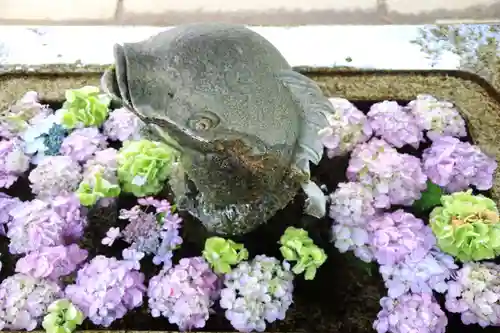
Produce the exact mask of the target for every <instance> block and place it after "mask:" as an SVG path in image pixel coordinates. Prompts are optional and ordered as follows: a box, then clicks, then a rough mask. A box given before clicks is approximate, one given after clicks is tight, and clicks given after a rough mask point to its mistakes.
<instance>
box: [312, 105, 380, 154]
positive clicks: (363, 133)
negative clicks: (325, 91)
mask: <svg viewBox="0 0 500 333" xmlns="http://www.w3.org/2000/svg"><path fill="white" fill-rule="evenodd" d="M329 101H330V103H331V104H332V105H333V108H334V109H335V113H334V114H333V115H329V116H328V122H329V126H328V127H327V128H325V129H323V130H321V131H320V136H321V137H322V142H323V145H324V146H325V147H326V149H327V155H328V157H329V158H333V157H335V156H341V155H345V154H347V153H349V152H350V151H351V150H352V149H353V148H354V147H355V146H356V145H357V144H360V143H363V142H366V141H367V140H368V139H369V138H370V137H371V136H372V129H371V127H370V125H369V124H368V121H367V119H366V116H365V115H364V114H363V112H361V111H360V110H358V109H357V108H356V107H355V106H354V105H353V104H352V103H351V102H349V101H348V100H346V99H344V98H329Z"/></svg>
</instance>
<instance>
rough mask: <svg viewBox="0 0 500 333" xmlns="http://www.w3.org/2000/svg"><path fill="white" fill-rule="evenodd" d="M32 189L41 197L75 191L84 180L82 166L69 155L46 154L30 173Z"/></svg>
mask: <svg viewBox="0 0 500 333" xmlns="http://www.w3.org/2000/svg"><path fill="white" fill-rule="evenodd" d="M28 178H29V180H30V182H31V191H32V192H33V193H34V194H35V195H37V196H39V197H41V198H51V197H55V196H57V195H68V194H70V193H73V192H74V191H75V190H76V189H77V188H78V185H79V183H80V181H81V180H82V168H81V167H80V165H79V164H78V163H77V162H76V161H73V160H72V159H71V158H70V157H68V156H46V157H45V158H44V159H43V160H42V161H41V162H40V163H39V164H38V165H37V167H36V168H34V169H33V170H32V171H31V172H30V175H29V177H28Z"/></svg>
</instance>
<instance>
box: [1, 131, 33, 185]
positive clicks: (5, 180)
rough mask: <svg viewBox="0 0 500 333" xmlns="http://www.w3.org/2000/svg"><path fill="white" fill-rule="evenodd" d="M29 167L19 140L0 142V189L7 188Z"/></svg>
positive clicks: (27, 157)
mask: <svg viewBox="0 0 500 333" xmlns="http://www.w3.org/2000/svg"><path fill="white" fill-rule="evenodd" d="M29 166H30V157H29V156H27V155H25V154H24V151H23V149H22V146H21V143H20V142H19V140H16V139H12V140H9V141H6V140H1V141H0V188H2V187H3V188H9V187H11V186H12V184H14V182H15V181H16V180H17V179H18V178H19V176H21V175H22V174H23V173H24V172H25V171H27V170H28V168H29Z"/></svg>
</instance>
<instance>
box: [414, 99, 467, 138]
mask: <svg viewBox="0 0 500 333" xmlns="http://www.w3.org/2000/svg"><path fill="white" fill-rule="evenodd" d="M407 109H409V110H410V112H411V113H412V114H413V116H414V117H415V120H416V124H417V125H418V126H419V127H420V128H421V129H422V130H425V131H427V137H428V138H429V139H430V140H432V141H434V140H435V139H437V138H439V137H441V136H454V137H464V136H466V135H467V129H466V127H465V120H464V119H463V118H462V116H461V115H460V113H459V112H458V111H457V109H456V108H455V107H454V106H453V104H452V103H450V102H446V101H439V100H437V99H436V98H435V97H433V96H431V95H418V96H417V98H416V99H415V100H413V101H411V102H410V103H408V106H407Z"/></svg>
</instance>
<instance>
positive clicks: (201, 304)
mask: <svg viewBox="0 0 500 333" xmlns="http://www.w3.org/2000/svg"><path fill="white" fill-rule="evenodd" d="M217 282H218V281H217V275H215V274H214V273H213V272H212V270H211V269H210V265H209V264H208V263H207V262H206V261H205V259H203V258H202V257H193V258H183V259H181V260H180V261H179V264H177V265H175V266H174V267H171V268H168V267H164V268H163V269H162V270H161V271H160V273H159V274H158V275H156V276H154V277H153V278H151V280H150V282H149V286H148V297H149V309H150V311H151V315H152V316H153V317H160V316H163V317H165V318H168V321H169V322H170V323H171V324H176V325H177V326H178V327H179V329H180V330H181V331H186V330H191V329H192V328H202V327H204V326H205V323H206V321H207V319H208V317H209V315H210V312H211V307H212V305H213V303H214V300H215V299H216V298H217V296H218V291H219V289H218V283H217Z"/></svg>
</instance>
